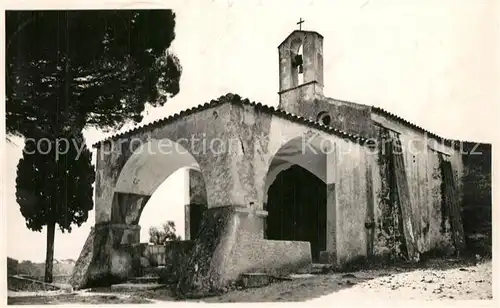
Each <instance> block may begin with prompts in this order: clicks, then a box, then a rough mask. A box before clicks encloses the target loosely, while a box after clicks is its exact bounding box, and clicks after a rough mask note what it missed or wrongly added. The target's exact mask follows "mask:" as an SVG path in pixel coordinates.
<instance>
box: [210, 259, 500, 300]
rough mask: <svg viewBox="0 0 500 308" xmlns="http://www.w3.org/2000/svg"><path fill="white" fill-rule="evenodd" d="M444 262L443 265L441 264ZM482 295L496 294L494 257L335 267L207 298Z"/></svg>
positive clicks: (469, 297)
mask: <svg viewBox="0 0 500 308" xmlns="http://www.w3.org/2000/svg"><path fill="white" fill-rule="evenodd" d="M439 267H441V269H440V268H439ZM360 295H361V297H362V299H363V300H370V299H371V298H373V299H377V300H390V299H397V300H438V299H448V300H449V299H458V300H479V299H492V298H493V296H492V264H491V261H487V262H484V263H480V264H478V265H469V266H465V265H464V264H460V263H444V262H443V261H438V262H435V263H433V262H430V263H429V264H427V267H426V268H417V269H415V268H413V269H411V268H406V269H404V268H403V269H402V268H388V269H382V270H380V269H379V270H369V271H358V272H352V273H335V274H330V275H317V276H314V277H310V278H299V279H294V280H292V281H285V282H281V283H275V284H271V285H269V286H266V287H263V288H256V289H246V290H238V291H233V292H229V293H227V294H224V295H221V296H217V297H211V298H207V299H204V300H203V301H204V302H269V301H312V302H318V303H323V302H324V303H328V302H331V301H334V300H344V299H345V300H359V299H360Z"/></svg>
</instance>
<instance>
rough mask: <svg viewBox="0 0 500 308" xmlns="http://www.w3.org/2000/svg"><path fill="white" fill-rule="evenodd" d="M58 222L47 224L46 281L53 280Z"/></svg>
mask: <svg viewBox="0 0 500 308" xmlns="http://www.w3.org/2000/svg"><path fill="white" fill-rule="evenodd" d="M55 231H56V223H55V222H52V223H48V224H47V254H46V257H45V282H52V268H53V267H54V235H55Z"/></svg>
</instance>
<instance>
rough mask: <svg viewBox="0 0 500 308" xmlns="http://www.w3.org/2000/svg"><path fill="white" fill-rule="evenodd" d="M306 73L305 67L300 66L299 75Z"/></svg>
mask: <svg viewBox="0 0 500 308" xmlns="http://www.w3.org/2000/svg"><path fill="white" fill-rule="evenodd" d="M303 72H304V66H302V64H301V65H299V74H302V73H303Z"/></svg>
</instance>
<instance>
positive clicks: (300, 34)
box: [278, 20, 323, 110]
mask: <svg viewBox="0 0 500 308" xmlns="http://www.w3.org/2000/svg"><path fill="white" fill-rule="evenodd" d="M302 22H303V21H302V20H301V21H300V22H299V24H301V23H302ZM278 52H279V79H280V80H279V92H278V94H279V96H280V103H279V106H280V108H281V109H284V110H287V109H290V108H287V105H290V104H291V105H296V104H299V103H301V102H305V101H308V100H312V99H314V98H317V97H323V36H322V35H321V34H319V33H317V32H315V31H304V30H295V31H293V32H292V33H290V35H288V37H287V38H286V39H285V40H284V41H283V42H282V43H281V44H280V45H279V46H278ZM291 109H295V108H293V107H292V108H291Z"/></svg>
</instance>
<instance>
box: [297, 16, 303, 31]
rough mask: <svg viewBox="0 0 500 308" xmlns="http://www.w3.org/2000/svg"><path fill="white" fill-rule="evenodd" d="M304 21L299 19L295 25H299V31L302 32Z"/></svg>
mask: <svg viewBox="0 0 500 308" xmlns="http://www.w3.org/2000/svg"><path fill="white" fill-rule="evenodd" d="M304 21H305V20H303V19H302V17H300V20H299V22H298V23H297V25H299V30H302V23H303V22H304Z"/></svg>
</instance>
